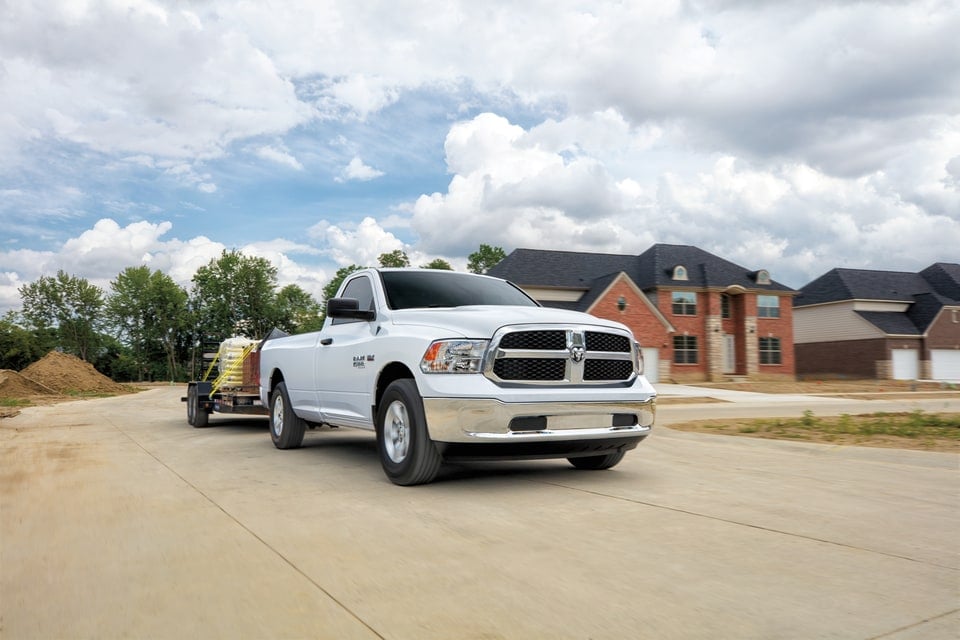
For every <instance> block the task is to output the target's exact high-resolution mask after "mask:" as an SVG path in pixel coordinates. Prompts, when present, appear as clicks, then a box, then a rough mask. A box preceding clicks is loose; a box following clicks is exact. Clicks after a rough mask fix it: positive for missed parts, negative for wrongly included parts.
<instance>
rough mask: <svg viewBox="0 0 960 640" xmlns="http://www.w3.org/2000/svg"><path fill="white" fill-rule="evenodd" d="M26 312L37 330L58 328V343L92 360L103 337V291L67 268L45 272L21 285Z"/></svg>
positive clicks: (67, 349) (30, 322)
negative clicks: (69, 271) (53, 272)
mask: <svg viewBox="0 0 960 640" xmlns="http://www.w3.org/2000/svg"><path fill="white" fill-rule="evenodd" d="M19 292H20V299H21V300H22V302H23V311H22V315H23V317H24V318H25V319H26V321H27V322H28V323H29V324H30V325H31V326H32V328H33V329H34V330H35V331H40V332H42V331H44V330H47V329H55V330H56V334H57V340H58V343H59V344H58V346H60V347H62V348H63V349H64V350H65V351H68V352H70V353H73V354H74V355H76V356H78V357H79V358H81V359H83V360H88V361H89V360H91V358H92V356H93V355H94V352H95V350H96V348H97V346H98V343H99V341H100V334H99V331H100V329H101V326H102V320H101V318H102V316H101V311H102V310H103V306H104V298H103V291H102V290H101V289H100V287H97V286H96V285H93V284H90V282H88V281H87V280H86V278H78V277H76V276H72V275H69V274H68V273H67V272H65V271H63V270H60V271H57V275H56V276H53V277H51V276H41V277H40V278H39V279H37V280H36V281H34V282H31V283H29V284H25V285H23V286H22V287H20V289H19Z"/></svg>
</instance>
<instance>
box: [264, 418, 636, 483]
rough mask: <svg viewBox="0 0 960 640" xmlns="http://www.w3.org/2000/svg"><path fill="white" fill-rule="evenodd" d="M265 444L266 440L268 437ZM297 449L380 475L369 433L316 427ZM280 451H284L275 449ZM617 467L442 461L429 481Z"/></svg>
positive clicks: (528, 477) (540, 478)
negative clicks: (438, 471) (577, 467)
mask: <svg viewBox="0 0 960 640" xmlns="http://www.w3.org/2000/svg"><path fill="white" fill-rule="evenodd" d="M268 443H269V440H268ZM299 451H301V452H302V454H303V455H314V454H316V456H317V457H318V460H317V461H318V463H319V462H321V458H322V462H323V464H326V465H330V464H332V465H343V466H345V467H346V466H350V467H354V468H356V467H363V468H365V469H366V470H368V471H369V473H370V474H374V475H377V476H379V477H381V478H383V481H384V482H389V480H387V478H386V477H385V476H384V475H383V471H382V470H381V468H380V462H379V458H378V454H377V441H376V438H375V437H374V435H373V433H368V432H362V431H358V430H354V429H342V430H340V429H333V430H331V429H328V428H324V429H318V430H316V431H313V432H310V431H308V432H307V434H306V437H305V438H304V441H303V445H302V446H301V447H300V449H299ZM278 453H280V454H284V453H287V452H278ZM619 475H621V474H619V473H618V472H617V470H615V469H614V470H610V471H604V472H597V471H582V470H578V469H574V468H573V467H572V466H571V465H570V464H569V463H568V462H567V461H566V460H564V459H553V460H503V461H499V460H498V461H476V462H445V463H444V464H443V466H442V467H441V468H440V473H439V474H437V477H436V479H435V480H434V481H433V482H432V483H430V484H447V483H457V482H471V483H476V482H485V483H486V482H487V481H489V482H496V483H499V482H504V481H517V480H524V481H530V482H558V483H560V482H571V481H574V480H578V481H579V480H584V479H586V478H588V477H592V478H601V477H607V478H612V477H614V476H619Z"/></svg>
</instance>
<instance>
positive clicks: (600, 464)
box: [567, 451, 627, 471]
mask: <svg viewBox="0 0 960 640" xmlns="http://www.w3.org/2000/svg"><path fill="white" fill-rule="evenodd" d="M626 454H627V452H626V451H617V452H616V453H608V454H606V455H602V456H586V457H583V458H567V462H569V463H570V464H572V465H573V466H574V467H576V468H577V469H587V470H591V471H600V470H601V469H609V468H610V467H613V466H615V465H616V464H617V463H618V462H620V461H621V460H623V456H625V455H626Z"/></svg>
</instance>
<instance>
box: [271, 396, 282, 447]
mask: <svg viewBox="0 0 960 640" xmlns="http://www.w3.org/2000/svg"><path fill="white" fill-rule="evenodd" d="M271 422H272V423H273V424H272V425H271V426H272V428H273V435H275V436H276V437H278V438H279V437H280V434H282V433H283V395H282V394H281V395H280V396H279V397H278V398H277V399H276V400H275V401H274V402H273V420H271Z"/></svg>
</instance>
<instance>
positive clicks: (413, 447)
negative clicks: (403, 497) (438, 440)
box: [377, 378, 441, 486]
mask: <svg viewBox="0 0 960 640" xmlns="http://www.w3.org/2000/svg"><path fill="white" fill-rule="evenodd" d="M377 451H378V452H379V453H380V464H381V465H382V466H383V472H384V473H385V474H386V475H387V477H388V478H390V481H391V482H393V483H394V484H398V485H401V486H410V485H415V484H426V483H428V482H430V481H432V480H433V479H434V478H435V477H436V476H437V472H438V471H440V464H441V459H440V453H439V452H438V451H437V447H436V445H434V443H433V440H431V439H430V434H429V432H428V431H427V420H426V415H425V414H424V411H423V399H422V398H421V397H420V392H419V391H417V384H416V382H414V381H413V380H411V379H410V378H402V379H400V380H394V381H393V382H391V383H390V386H388V387H387V390H386V391H385V392H384V393H383V398H382V399H381V400H380V407H379V409H377Z"/></svg>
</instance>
